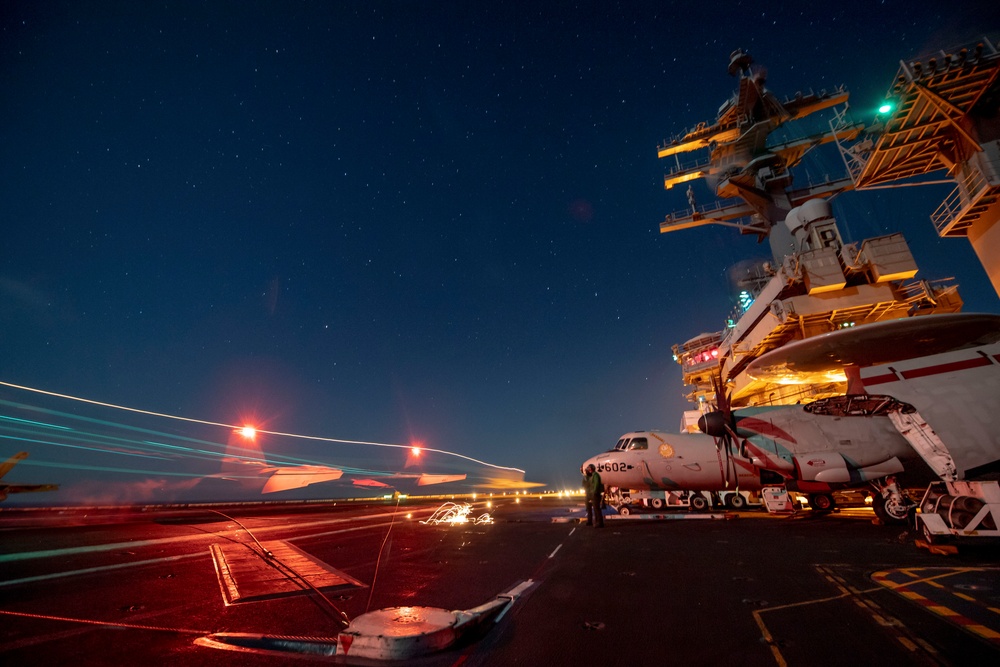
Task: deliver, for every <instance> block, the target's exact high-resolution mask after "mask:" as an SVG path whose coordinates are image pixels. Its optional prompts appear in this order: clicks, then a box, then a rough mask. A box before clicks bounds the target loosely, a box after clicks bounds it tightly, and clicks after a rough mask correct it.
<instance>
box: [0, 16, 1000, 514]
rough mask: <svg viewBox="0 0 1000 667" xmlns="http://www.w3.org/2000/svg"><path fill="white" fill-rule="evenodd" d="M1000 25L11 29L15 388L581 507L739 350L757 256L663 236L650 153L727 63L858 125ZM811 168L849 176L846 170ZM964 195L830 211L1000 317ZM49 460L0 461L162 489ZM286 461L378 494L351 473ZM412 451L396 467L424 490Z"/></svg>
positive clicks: (596, 23)
mask: <svg viewBox="0 0 1000 667" xmlns="http://www.w3.org/2000/svg"><path fill="white" fill-rule="evenodd" d="M709 7H711V8H714V9H712V10H709V9H708V8H709ZM721 7H726V9H725V10H723V9H720V8H721ZM998 29H1000V16H998V13H997V12H996V10H995V4H994V3H992V2H963V3H941V2H938V3H923V2H921V3H913V2H910V1H908V0H906V1H904V0H898V1H897V0H891V1H885V2H839V3H803V2H769V3H760V2H743V3H737V2H731V3H713V2H708V3H706V2H700V3H696V2H634V3H632V2H594V3H568V2H482V3H479V2H454V3H451V2H425V3H417V2H379V1H372V2H356V3H349V2H273V3H272V2H247V3H243V2H232V3H223V2H159V3H155V4H154V3H147V2H121V3H116V2H99V3H82V2H34V1H32V2H10V1H6V2H3V3H2V12H0V77H2V78H0V87H2V96H0V151H2V153H0V157H2V159H0V214H2V218H0V219H2V224H3V230H4V238H3V244H2V250H0V253H2V254H0V340H2V342H3V354H2V355H0V381H3V382H7V383H13V384H17V385H24V386H27V387H33V388H38V389H43V390H47V391H52V392H58V393H62V394H67V395H72V396H76V397H83V398H86V399H90V400H94V401H101V402H107V403H112V404H116V405H123V406H129V407H133V408H136V409H143V410H150V411H154V412H157V413H163V414H167V415H176V416H183V417H186V418H191V419H200V420H206V421H211V422H218V423H222V424H238V423H242V422H243V421H244V420H248V419H252V420H254V421H255V423H257V424H258V425H259V426H260V427H261V428H266V429H268V430H273V431H280V432H287V433H295V434H309V435H314V436H321V437H328V438H334V439H344V440H360V441H371V442H379V443H399V444H410V443H411V442H420V443H423V444H424V445H425V446H426V447H430V448H436V449H442V450H448V451H451V452H458V453H461V454H464V455H466V456H470V457H474V458H477V459H480V460H483V461H487V462H490V463H494V464H498V465H503V466H513V467H517V468H521V469H523V470H525V471H526V472H527V474H526V478H527V479H528V480H533V481H540V482H545V483H549V484H551V485H554V486H560V485H563V484H570V485H576V484H577V483H578V477H579V475H578V472H579V465H580V462H581V461H582V460H583V459H585V458H586V457H588V456H590V455H592V454H594V453H595V452H597V451H600V450H603V449H607V448H609V447H611V446H612V445H613V444H614V442H615V441H616V439H617V438H618V436H619V435H620V434H621V433H623V432H625V431H629V430H633V429H651V428H658V429H662V430H667V431H675V430H676V429H677V428H678V424H679V420H680V414H681V412H682V411H683V410H684V409H685V408H686V407H687V406H686V404H685V402H684V399H683V394H684V388H683V387H682V385H681V380H680V378H681V372H680V367H679V366H678V365H677V364H676V363H674V362H673V361H672V359H671V349H670V348H671V345H673V344H675V343H682V342H684V341H685V340H688V339H689V338H692V337H694V336H696V335H697V334H700V333H702V332H707V331H717V330H720V329H722V328H723V326H724V322H725V319H726V317H727V316H728V315H729V312H730V310H731V309H732V308H733V307H734V306H735V305H736V299H735V293H736V292H735V291H734V289H733V286H732V285H731V284H730V282H729V280H728V278H727V275H728V272H727V268H728V267H729V266H731V265H733V264H735V263H737V262H739V261H741V260H745V259H747V258H750V257H756V258H761V259H766V257H767V245H766V244H763V245H757V243H756V240H755V238H754V237H752V236H747V237H741V236H739V235H738V233H737V232H735V231H734V230H732V229H729V228H725V227H720V226H706V227H701V228H698V229H693V230H687V231H681V232H675V233H672V234H665V235H661V234H660V233H659V231H658V224H659V222H660V221H661V220H662V219H663V218H664V216H665V215H666V214H667V213H669V212H671V211H676V210H679V209H682V208H684V207H685V206H686V205H687V202H686V199H685V195H684V189H685V188H683V187H681V188H675V189H674V190H671V191H664V190H663V188H662V177H663V173H664V172H665V171H666V170H667V169H668V168H669V166H670V165H668V164H667V163H666V161H659V160H658V159H657V157H656V148H657V145H658V144H660V143H662V142H663V141H664V140H665V139H667V138H669V137H670V136H672V135H674V134H678V133H680V132H682V131H683V130H685V129H686V128H688V127H692V126H694V125H695V124H696V123H698V122H699V121H712V120H714V116H715V112H716V110H717V109H718V107H719V105H720V104H721V103H722V102H723V101H724V100H725V99H726V98H728V97H729V95H730V94H731V92H732V91H733V89H734V88H735V80H734V79H731V78H730V77H729V76H728V75H727V74H726V67H727V65H728V61H729V53H730V52H731V51H732V50H734V49H735V48H744V49H746V50H748V51H749V52H750V53H751V54H752V55H753V56H754V58H755V60H756V61H757V62H759V63H761V64H763V65H765V66H766V67H767V69H768V72H769V76H768V87H769V88H770V89H771V90H773V91H774V92H775V93H776V94H777V95H778V97H779V98H783V97H784V96H786V95H790V94H792V93H794V92H795V91H797V90H808V89H810V88H813V89H817V90H818V89H821V88H832V87H834V86H836V85H838V84H846V85H847V87H848V88H849V89H850V91H851V93H852V97H851V101H852V109H853V110H854V112H855V115H856V117H858V118H859V119H861V120H868V119H870V118H871V117H872V116H873V112H868V111H866V110H867V109H874V107H875V106H877V103H878V102H879V101H880V100H881V99H882V97H883V96H884V94H885V92H886V90H887V89H888V88H889V85H890V83H891V81H892V79H893V77H894V76H895V74H896V71H897V69H898V63H899V60H900V59H902V58H910V57H914V56H917V55H921V54H924V53H926V52H928V51H930V50H933V49H947V48H949V47H952V46H954V45H956V44H959V43H964V42H966V41H969V40H973V39H977V38H979V37H981V36H982V35H988V36H989V37H990V38H991V39H992V40H993V41H994V43H996V42H997V41H998V39H997V37H998ZM803 167H804V169H805V170H806V172H805V173H804V174H803V176H802V178H813V179H818V178H821V177H822V176H823V175H824V174H828V173H829V174H832V175H840V174H841V173H842V171H843V167H842V163H841V162H840V158H839V156H837V155H836V153H835V152H834V153H832V154H830V153H828V154H822V155H817V156H814V157H810V158H809V160H807V161H806V162H805V163H804V165H803ZM694 188H695V192H696V194H697V196H698V199H699V203H708V202H709V201H711V199H712V197H711V195H710V193H709V190H708V189H707V186H706V185H705V183H704V182H696V183H695V184H694ZM949 191H950V188H948V187H946V186H929V187H924V188H919V189H914V188H909V189H905V190H890V191H885V190H882V191H874V192H868V193H848V194H846V195H843V196H842V197H840V198H839V199H838V200H837V201H836V207H835V212H836V213H837V215H838V219H839V220H840V224H841V232H842V234H843V235H844V237H845V240H848V241H855V240H861V239H864V238H868V237H871V236H877V235H881V234H886V233H891V232H895V231H903V232H904V233H905V234H906V236H907V238H908V240H909V241H910V244H911V248H912V250H913V252H914V255H915V257H916V259H917V262H918V264H919V265H920V267H921V272H920V274H919V276H918V277H923V278H941V277H952V276H953V277H955V278H956V279H957V280H958V281H959V283H960V285H961V288H960V291H961V294H962V296H963V298H964V300H965V302H966V307H965V310H966V311H967V312H998V311H1000V302H998V300H997V297H996V294H995V293H994V292H993V290H992V288H991V287H990V285H989V282H988V280H987V279H986V276H985V272H984V271H983V269H982V268H981V266H980V265H979V263H978V260H976V258H975V255H974V254H973V252H972V250H971V248H970V246H969V244H968V243H967V242H966V241H965V240H955V239H952V240H943V239H939V238H937V236H936V234H935V233H934V230H933V227H932V225H931V223H930V221H929V219H928V216H929V215H930V213H932V212H933V211H934V209H935V208H936V207H937V205H938V203H939V202H940V201H941V200H942V199H943V198H944V197H945V196H946V195H947V193H948V192H949ZM0 400H2V401H3V402H2V403H0V414H9V415H14V414H16V415H18V416H19V418H21V419H24V418H25V415H26V414H29V413H30V412H31V411H30V410H29V409H28V408H30V407H31V406H35V407H44V408H45V409H46V410H51V411H53V412H42V411H39V412H38V414H37V415H36V416H35V417H32V419H35V420H38V421H39V422H44V423H49V421H50V420H56V421H59V420H61V421H59V423H61V424H64V425H70V424H77V423H78V422H77V421H75V420H79V419H80V418H86V419H91V420H94V421H93V422H92V424H94V428H98V426H100V424H104V426H100V428H110V427H108V426H107V422H116V423H117V426H114V427H113V428H117V429H121V428H146V429H149V430H150V431H152V432H155V433H156V434H157V435H158V437H160V436H165V435H168V434H175V435H177V436H178V437H191V438H197V439H204V440H205V441H206V442H222V443H224V442H225V437H226V436H225V434H224V432H225V429H221V430H219V429H217V430H216V432H214V433H212V432H210V429H203V428H201V426H199V425H195V424H188V423H185V422H178V421H172V420H166V419H157V420H150V419H147V418H145V417H142V416H140V415H137V414H134V413H129V412H123V411H114V410H103V409H100V408H98V407H96V406H92V405H89V404H83V403H80V402H77V401H68V400H61V399H53V398H51V397H44V396H39V395H35V394H33V393H31V392H25V391H23V390H17V389H12V388H9V387H0ZM55 413H60V414H59V415H56V414H55ZM154 422H155V423H154ZM42 428H45V427H42ZM220 433H221V434H222V435H220ZM57 440H58V438H38V442H31V441H21V442H19V441H18V439H17V438H16V437H5V438H4V439H0V456H3V457H6V456H9V455H10V454H12V453H14V452H16V451H19V450H21V449H28V450H30V451H31V458H29V459H28V460H27V461H25V462H24V463H22V464H20V465H19V466H18V467H17V468H16V469H15V471H14V472H12V473H10V475H9V476H8V478H5V480H4V481H5V482H11V483H13V482H23V483H28V482H47V481H51V482H59V483H61V484H63V489H62V490H61V491H59V492H58V493H57V494H45V495H46V496H48V497H47V498H44V499H43V496H42V495H36V496H33V497H30V500H31V501H33V502H45V501H49V502H72V501H74V500H80V499H81V498H82V497H83V496H82V495H81V494H82V491H79V490H80V489H84V488H85V486H84V485H86V484H89V485H90V487H89V488H93V486H94V485H97V484H99V485H101V486H103V487H104V488H105V489H112V488H114V487H113V486H109V485H110V484H111V482H112V481H114V480H118V481H122V483H139V482H145V480H146V478H147V477H149V475H147V474H145V473H144V471H147V472H148V471H149V470H151V469H153V468H150V467H149V466H148V465H147V461H143V460H140V459H142V456H141V455H135V456H132V458H134V459H136V460H135V461H129V462H123V461H121V460H116V459H115V458H114V457H112V456H110V455H109V454H107V453H101V451H98V450H102V451H104V452H107V451H108V450H109V446H108V444H107V443H106V442H105V443H104V444H101V445H99V446H98V447H95V448H92V449H86V448H82V449H67V448H65V447H60V446H54V445H53V444H52V443H53V442H56V441H57ZM262 446H263V448H264V450H265V451H268V453H269V454H270V453H271V452H282V451H287V452H291V453H295V454H296V455H301V456H302V457H303V459H302V460H304V461H308V462H312V463H328V464H337V463H343V462H345V461H351V462H356V461H362V463H361V464H360V465H373V466H374V465H375V464H370V463H365V462H364V459H365V458H366V457H371V456H373V455H372V454H371V452H369V451H368V450H366V448H365V447H364V446H360V445H355V446H344V445H336V444H332V443H306V444H302V443H297V442H295V441H293V440H290V439H281V438H272V439H271V440H270V441H268V440H267V438H266V437H265V438H264V440H263V442H262ZM126 448H127V447H126ZM133 454H134V452H133ZM387 454H388V455H386V452H385V451H380V453H379V457H381V459H382V460H380V461H379V462H378V467H379V469H384V470H394V469H399V468H402V467H403V463H404V458H405V457H404V452H401V451H400V450H392V449H390V450H388V452H387ZM118 458H122V457H121V456H119V457H118ZM159 458H160V459H163V460H160V461H157V462H156V466H154V468H155V469H158V470H171V471H174V472H176V471H178V470H185V471H190V472H193V471H195V470H196V468H197V466H196V465H195V464H194V463H192V461H193V460H194V459H191V460H189V459H187V458H181V459H176V460H172V461H171V460H167V458H169V457H162V456H161V457H159ZM445 458H447V457H445ZM442 460H443V459H442ZM439 462H441V461H439ZM210 463H211V461H209V460H200V461H199V462H198V463H197V465H208V464H210ZM77 464H80V467H78V468H75V467H74V466H75V465H77ZM175 464H176V465H175ZM428 465H430V464H428ZM87 466H90V467H87ZM102 467H106V468H110V469H112V470H110V471H109V470H103V471H102V470H101V468H102ZM444 467H445V468H447V467H448V465H445V466H444ZM216 469H217V466H216ZM123 470H129V471H131V472H122V471H123ZM116 471H117V472H116ZM112 473H113V474H112ZM475 474H476V473H475V471H474V470H472V469H470V476H475ZM74 489H78V492H77V495H74ZM330 492H331V493H332V491H330ZM114 498H115V496H114V493H113V492H110V491H109V493H108V496H107V498H106V499H112V500H113V499H114ZM24 499H26V500H27V499H28V497H27V494H25V496H24ZM119 499H123V500H125V499H131V498H119ZM12 500H13V499H12Z"/></svg>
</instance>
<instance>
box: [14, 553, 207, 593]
mask: <svg viewBox="0 0 1000 667" xmlns="http://www.w3.org/2000/svg"><path fill="white" fill-rule="evenodd" d="M204 557H205V554H203V553H194V554H183V555H181V556H164V557H163V558H153V559H150V560H137V561H135V562H133V563H116V564H114V565H102V566H100V567H87V568H84V569H82V570H66V571H64V572H53V573H51V574H39V575H37V576H34V577H23V578H21V579H9V580H7V581H0V586H14V585H16V584H32V583H35V582H36V581H46V580H48V579H60V578H62V577H76V576H80V575H83V574H94V573H95V572H107V571H109V570H121V569H124V568H127V567H137V566H140V565H158V564H160V563H169V562H171V561H175V560H183V559H187V558H204Z"/></svg>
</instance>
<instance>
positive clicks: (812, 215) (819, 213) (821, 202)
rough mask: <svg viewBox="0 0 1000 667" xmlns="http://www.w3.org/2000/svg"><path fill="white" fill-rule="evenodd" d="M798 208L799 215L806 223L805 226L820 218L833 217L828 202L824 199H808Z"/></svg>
mask: <svg viewBox="0 0 1000 667" xmlns="http://www.w3.org/2000/svg"><path fill="white" fill-rule="evenodd" d="M799 208H800V211H799V215H800V217H801V218H802V220H803V221H804V222H805V223H806V226H808V225H811V224H812V223H814V222H818V221H820V220H828V219H830V218H832V217H833V211H832V209H831V208H830V202H828V201H827V200H825V199H810V200H809V201H807V202H806V203H804V204H803V205H802V206H801V207H799Z"/></svg>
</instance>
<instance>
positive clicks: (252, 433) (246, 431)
mask: <svg viewBox="0 0 1000 667" xmlns="http://www.w3.org/2000/svg"><path fill="white" fill-rule="evenodd" d="M239 434H240V435H242V436H243V437H244V438H246V439H247V440H254V439H256V438H257V429H255V428H254V427H253V426H244V427H243V428H241V429H239Z"/></svg>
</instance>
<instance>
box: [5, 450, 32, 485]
mask: <svg viewBox="0 0 1000 667" xmlns="http://www.w3.org/2000/svg"><path fill="white" fill-rule="evenodd" d="M26 458H28V452H18V453H17V454H14V456H12V457H10V458H9V459H7V460H6V461H4V462H3V463H2V464H0V479H3V476H4V475H6V474H7V473H9V472H10V471H11V468H13V467H14V466H16V465H17V464H18V463H20V462H21V461H23V460H24V459H26Z"/></svg>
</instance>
